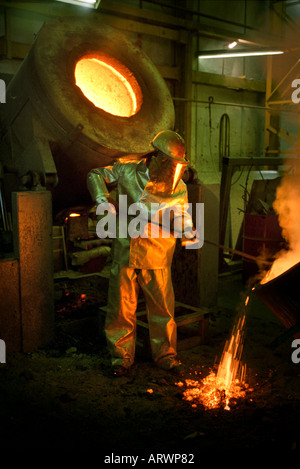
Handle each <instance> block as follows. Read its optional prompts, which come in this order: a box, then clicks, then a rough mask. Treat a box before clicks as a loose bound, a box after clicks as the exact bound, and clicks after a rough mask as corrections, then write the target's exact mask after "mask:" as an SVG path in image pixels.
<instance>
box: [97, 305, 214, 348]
mask: <svg viewBox="0 0 300 469" xmlns="http://www.w3.org/2000/svg"><path fill="white" fill-rule="evenodd" d="M105 314H106V307H101V308H100V309H99V316H100V318H99V319H100V321H99V324H100V326H99V331H100V333H101V334H102V333H103V330H102V331H101V329H103V327H104V326H103V324H104V323H103V318H104V316H105ZM136 317H137V321H136V323H137V338H136V345H137V347H140V348H142V349H144V350H146V351H147V352H149V353H150V349H149V346H150V344H149V326H148V321H147V313H146V309H145V302H144V300H143V299H140V300H139V302H138V308H137V313H136ZM175 322H176V325H177V350H178V351H179V352H180V351H181V350H187V349H189V348H192V347H195V346H197V345H201V344H205V343H207V340H208V329H209V311H208V309H207V308H203V307H201V308H197V307H195V306H190V305H187V304H185V303H181V302H179V301H176V302H175Z"/></svg>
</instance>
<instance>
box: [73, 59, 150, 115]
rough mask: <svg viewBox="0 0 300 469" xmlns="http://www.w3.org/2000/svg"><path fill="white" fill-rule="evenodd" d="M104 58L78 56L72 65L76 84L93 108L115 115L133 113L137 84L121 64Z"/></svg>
mask: <svg viewBox="0 0 300 469" xmlns="http://www.w3.org/2000/svg"><path fill="white" fill-rule="evenodd" d="M106 60H107V62H106ZM106 60H105V59H104V58H101V60H100V58H99V59H98V58H95V57H86V58H82V59H80V60H79V61H78V62H77V64H76V67H75V82H76V85H77V86H78V87H79V88H80V89H81V91H82V92H83V94H84V95H85V96H86V97H87V99H88V100H89V101H91V102H92V103H93V104H94V105H95V106H96V107H98V108H100V109H103V110H104V111H106V112H108V113H109V114H113V115H115V116H120V117H130V116H133V115H134V114H136V113H137V112H138V110H139V108H140V105H141V91H140V88H139V85H138V83H137V81H136V80H135V78H134V77H133V74H132V73H131V72H130V71H129V70H128V69H127V68H126V67H125V66H124V65H122V64H120V63H118V62H117V61H116V60H114V61H112V60H111V62H112V64H110V63H108V61H109V59H108V58H106Z"/></svg>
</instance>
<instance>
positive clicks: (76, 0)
mask: <svg viewBox="0 0 300 469" xmlns="http://www.w3.org/2000/svg"><path fill="white" fill-rule="evenodd" d="M56 1H57V2H62V3H70V4H71V5H77V6H81V7H87V8H98V6H99V4H100V1H101V0H56Z"/></svg>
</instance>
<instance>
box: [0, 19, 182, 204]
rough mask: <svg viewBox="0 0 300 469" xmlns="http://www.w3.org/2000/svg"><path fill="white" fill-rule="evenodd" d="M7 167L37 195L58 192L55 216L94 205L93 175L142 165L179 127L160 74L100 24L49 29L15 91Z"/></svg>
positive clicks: (54, 24) (78, 22)
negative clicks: (156, 141)
mask: <svg viewBox="0 0 300 469" xmlns="http://www.w3.org/2000/svg"><path fill="white" fill-rule="evenodd" d="M3 121H4V130H5V132H6V136H5V138H4V140H3V141H2V145H1V146H2V155H3V156H2V160H3V164H4V166H5V167H7V168H13V169H14V170H15V172H17V175H18V178H19V179H20V180H22V183H23V184H24V185H25V186H26V187H27V188H29V189H31V188H35V187H39V186H43V187H46V188H47V189H49V190H51V192H52V199H53V208H54V211H55V212H56V211H58V210H61V209H63V208H66V207H70V206H76V205H78V204H80V205H83V204H85V203H90V199H89V194H88V192H87V188H86V174H87V173H88V171H90V170H91V169H92V168H94V167H100V166H105V165H108V164H111V163H112V162H113V161H115V160H116V159H119V158H124V157H125V158H127V157H130V158H136V159H139V158H141V157H143V156H144V155H145V154H147V153H149V151H151V147H150V143H149V142H150V141H151V139H152V138H153V137H154V136H155V135H156V134H157V133H158V132H159V131H161V130H164V129H172V128H173V127H174V121H175V112H174V105H173V101H172V98H171V95H170V92H169V89H168V87H167V85H166V82H165V80H164V79H163V78H162V76H161V75H160V73H159V72H158V70H157V68H156V67H155V66H154V64H153V63H152V62H151V60H150V59H149V58H148V56H146V54H144V53H143V51H142V50H141V49H140V48H139V47H138V46H137V45H135V44H133V43H132V42H131V41H129V40H128V38H126V36H125V35H124V34H123V33H121V32H120V31H118V30H116V29H114V28H112V27H109V26H107V25H104V24H102V23H101V22H100V21H99V20H98V19H97V18H82V17H80V18H73V17H72V18H69V17H67V18H59V19H56V20H54V21H51V22H46V23H45V24H44V25H43V27H42V28H41V30H40V32H39V33H38V35H37V37H36V39H35V41H34V43H33V45H32V47H31V49H30V51H29V53H28V55H27V57H26V58H25V60H24V62H23V63H22V66H21V67H20V69H19V71H18V73H17V74H16V76H15V77H14V78H13V80H12V81H11V83H10V84H9V86H8V89H7V103H6V108H5V116H4V119H3Z"/></svg>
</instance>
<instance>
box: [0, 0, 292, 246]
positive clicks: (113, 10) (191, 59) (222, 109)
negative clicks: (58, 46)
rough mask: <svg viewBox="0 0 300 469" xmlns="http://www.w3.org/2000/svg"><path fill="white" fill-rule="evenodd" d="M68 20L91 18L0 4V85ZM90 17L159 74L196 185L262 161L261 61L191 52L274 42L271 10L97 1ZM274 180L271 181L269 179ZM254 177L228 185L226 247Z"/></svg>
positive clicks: (278, 24)
mask: <svg viewBox="0 0 300 469" xmlns="http://www.w3.org/2000/svg"><path fill="white" fill-rule="evenodd" d="M276 3H277V4H278V3H282V2H276ZM168 5H170V6H168ZM73 14H75V15H86V14H92V13H90V12H88V11H87V10H85V9H82V8H81V7H74V6H71V5H66V4H63V3H59V2H55V1H52V2H9V3H6V2H0V28H1V37H0V54H1V60H0V78H1V77H2V78H4V79H5V80H6V81H7V82H8V81H9V79H10V77H11V76H12V75H13V74H14V73H15V72H16V70H17V69H18V67H19V66H20V64H21V63H22V59H23V58H24V57H25V56H26V53H27V51H28V50H29V47H30V45H31V44H32V42H33V40H34V37H35V35H36V34H37V33H38V31H39V29H40V28H41V26H42V24H43V22H44V21H45V20H50V19H51V18H55V17H58V16H64V15H73ZM93 14H97V15H98V17H99V22H104V23H105V24H110V25H112V26H114V27H116V28H119V29H121V30H122V31H124V32H125V33H126V35H127V36H128V38H129V39H131V40H132V41H133V42H134V43H136V44H138V45H139V47H140V48H141V49H142V50H143V51H144V52H146V53H147V54H148V55H149V57H150V58H151V59H152V61H153V62H154V64H155V65H156V66H157V67H158V69H159V71H160V72H161V74H162V75H163V77H164V78H165V80H166V82H167V83H168V86H169V89H170V91H171V95H172V97H173V98H174V104H175V110H176V130H178V131H179V132H180V133H182V134H183V135H184V138H185V140H186V143H187V154H188V158H189V159H190V161H191V163H192V166H193V167H194V168H195V169H196V170H197V172H198V176H199V179H200V180H201V182H203V183H204V184H220V180H221V161H222V156H231V157H260V156H263V155H264V151H265V145H266V143H265V138H266V132H265V118H266V114H265V107H264V106H265V100H266V94H265V91H266V75H267V66H268V63H267V61H268V59H267V58H266V57H262V58H257V57H252V58H235V59H226V60H224V59H210V60H205V61H204V60H202V61H201V60H199V59H198V57H197V51H203V50H213V49H219V48H226V46H227V44H228V42H229V41H230V40H231V39H232V40H233V39H234V38H235V37H239V38H243V39H244V40H245V41H247V44H248V43H251V41H261V43H262V44H263V43H264V41H266V38H268V40H270V38H271V39H272V38H273V37H274V38H275V37H278V34H279V33H280V34H281V33H282V31H283V30H284V27H283V26H282V24H284V21H283V19H282V17H281V16H280V11H279V9H277V10H275V9H274V7H273V2H270V1H268V0H266V1H264V0H257V1H255V0H251V1H249V0H228V1H223V0H216V1H211V0H201V1H199V0H193V1H192V0H188V1H176V2H173V1H170V2H167V1H164V2H160V1H151V2H140V1H139V0H122V1H121V2H117V1H116V2H114V1H108V0H102V1H101V3H100V6H99V9H98V12H97V13H93ZM1 106H4V104H2V105H1ZM287 118H288V119H289V120H290V118H291V116H290V115H289V114H288V115H287ZM289 123H290V121H289ZM290 124H291V125H293V123H290ZM276 144H277V146H278V145H279V144H278V142H277V143H276ZM283 145H285V143H284V142H283ZM273 176H274V177H275V176H276V173H274V174H270V175H269V176H268V177H273ZM256 177H258V178H260V177H261V172H257V171H256V172H254V171H251V173H249V172H248V170H247V168H246V169H243V168H242V170H241V171H239V172H238V173H237V174H236V177H235V178H234V180H233V184H232V194H231V212H230V214H231V218H232V219H231V227H230V230H231V233H230V236H232V237H233V244H234V241H235V239H236V238H237V236H238V233H239V230H240V225H241V221H242V217H241V216H240V209H241V208H243V207H241V203H242V202H241V201H242V200H243V199H242V197H243V193H244V191H245V182H247V189H248V188H249V187H251V183H252V180H253V178H256Z"/></svg>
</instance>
